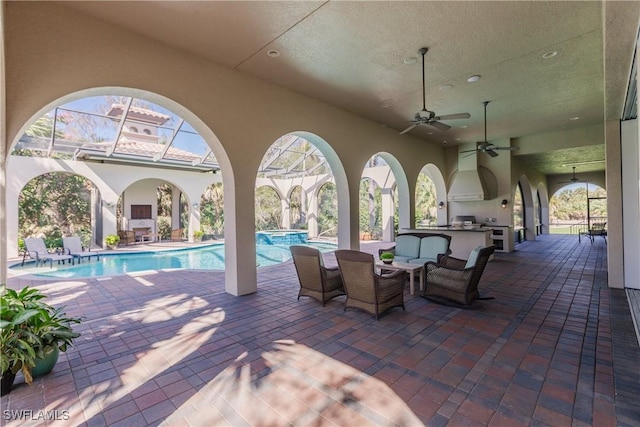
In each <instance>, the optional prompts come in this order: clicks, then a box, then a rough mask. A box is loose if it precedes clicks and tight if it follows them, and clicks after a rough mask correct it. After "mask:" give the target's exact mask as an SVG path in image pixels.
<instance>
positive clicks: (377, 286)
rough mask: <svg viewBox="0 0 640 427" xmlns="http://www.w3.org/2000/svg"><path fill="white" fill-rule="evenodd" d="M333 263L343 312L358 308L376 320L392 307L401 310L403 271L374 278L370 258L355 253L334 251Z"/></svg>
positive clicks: (402, 302)
mask: <svg viewBox="0 0 640 427" xmlns="http://www.w3.org/2000/svg"><path fill="white" fill-rule="evenodd" d="M336 259H337V260H338V266H339V267H340V273H341V274H342V282H343V283H344V289H345V291H346V293H347V300H346V302H345V308H344V309H345V310H346V309H347V308H348V307H354V308H359V309H361V310H365V311H367V312H369V313H371V314H373V315H375V316H376V319H378V318H379V316H380V315H381V314H382V313H384V312H385V311H387V310H389V309H391V308H393V307H402V309H403V310H404V285H405V283H406V282H407V278H408V273H407V272H406V271H396V272H394V273H392V274H384V275H383V274H378V273H376V270H375V269H376V267H375V261H374V259H373V255H371V254H368V253H364V252H359V251H350V250H338V251H336Z"/></svg>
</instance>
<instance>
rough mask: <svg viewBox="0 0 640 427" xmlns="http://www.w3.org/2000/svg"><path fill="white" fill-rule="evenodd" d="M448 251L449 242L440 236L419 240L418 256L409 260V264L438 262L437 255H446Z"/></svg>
mask: <svg viewBox="0 0 640 427" xmlns="http://www.w3.org/2000/svg"><path fill="white" fill-rule="evenodd" d="M448 250H449V240H447V239H446V238H444V237H442V236H429V237H423V238H422V239H420V254H419V257H418V258H415V259H412V260H409V263H411V264H424V263H426V262H428V261H438V255H439V254H446V253H447V251H448Z"/></svg>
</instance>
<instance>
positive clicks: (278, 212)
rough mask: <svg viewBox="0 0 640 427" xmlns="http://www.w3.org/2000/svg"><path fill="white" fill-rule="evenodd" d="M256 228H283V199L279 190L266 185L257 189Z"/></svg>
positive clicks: (260, 229)
mask: <svg viewBox="0 0 640 427" xmlns="http://www.w3.org/2000/svg"><path fill="white" fill-rule="evenodd" d="M255 209H256V230H257V231H262V230H280V229H281V228H282V209H281V199H280V195H279V194H278V192H277V191H276V190H275V189H274V188H273V187H269V186H266V185H263V186H261V187H258V188H257V189H256V203H255Z"/></svg>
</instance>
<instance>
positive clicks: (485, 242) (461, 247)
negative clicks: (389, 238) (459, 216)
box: [399, 226, 493, 259]
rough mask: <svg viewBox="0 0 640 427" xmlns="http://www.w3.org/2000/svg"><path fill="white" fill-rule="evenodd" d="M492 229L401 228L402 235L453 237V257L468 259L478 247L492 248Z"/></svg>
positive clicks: (450, 227)
mask: <svg viewBox="0 0 640 427" xmlns="http://www.w3.org/2000/svg"><path fill="white" fill-rule="evenodd" d="M492 231H493V230H492V229H491V228H490V227H479V228H463V227H453V226H441V227H420V228H401V229H400V231H399V234H402V233H427V234H428V233H433V234H436V233H440V234H446V235H447V236H451V245H450V246H449V248H450V249H451V256H453V257H456V258H460V259H467V258H469V254H470V253H471V251H472V250H473V249H474V248H476V247H477V246H490V245H492V244H493V240H492V238H491V235H492Z"/></svg>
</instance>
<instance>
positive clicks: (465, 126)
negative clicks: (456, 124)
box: [460, 125, 469, 129]
mask: <svg viewBox="0 0 640 427" xmlns="http://www.w3.org/2000/svg"><path fill="white" fill-rule="evenodd" d="M468 127H469V126H468V125H462V126H460V129H466V128H468Z"/></svg>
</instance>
